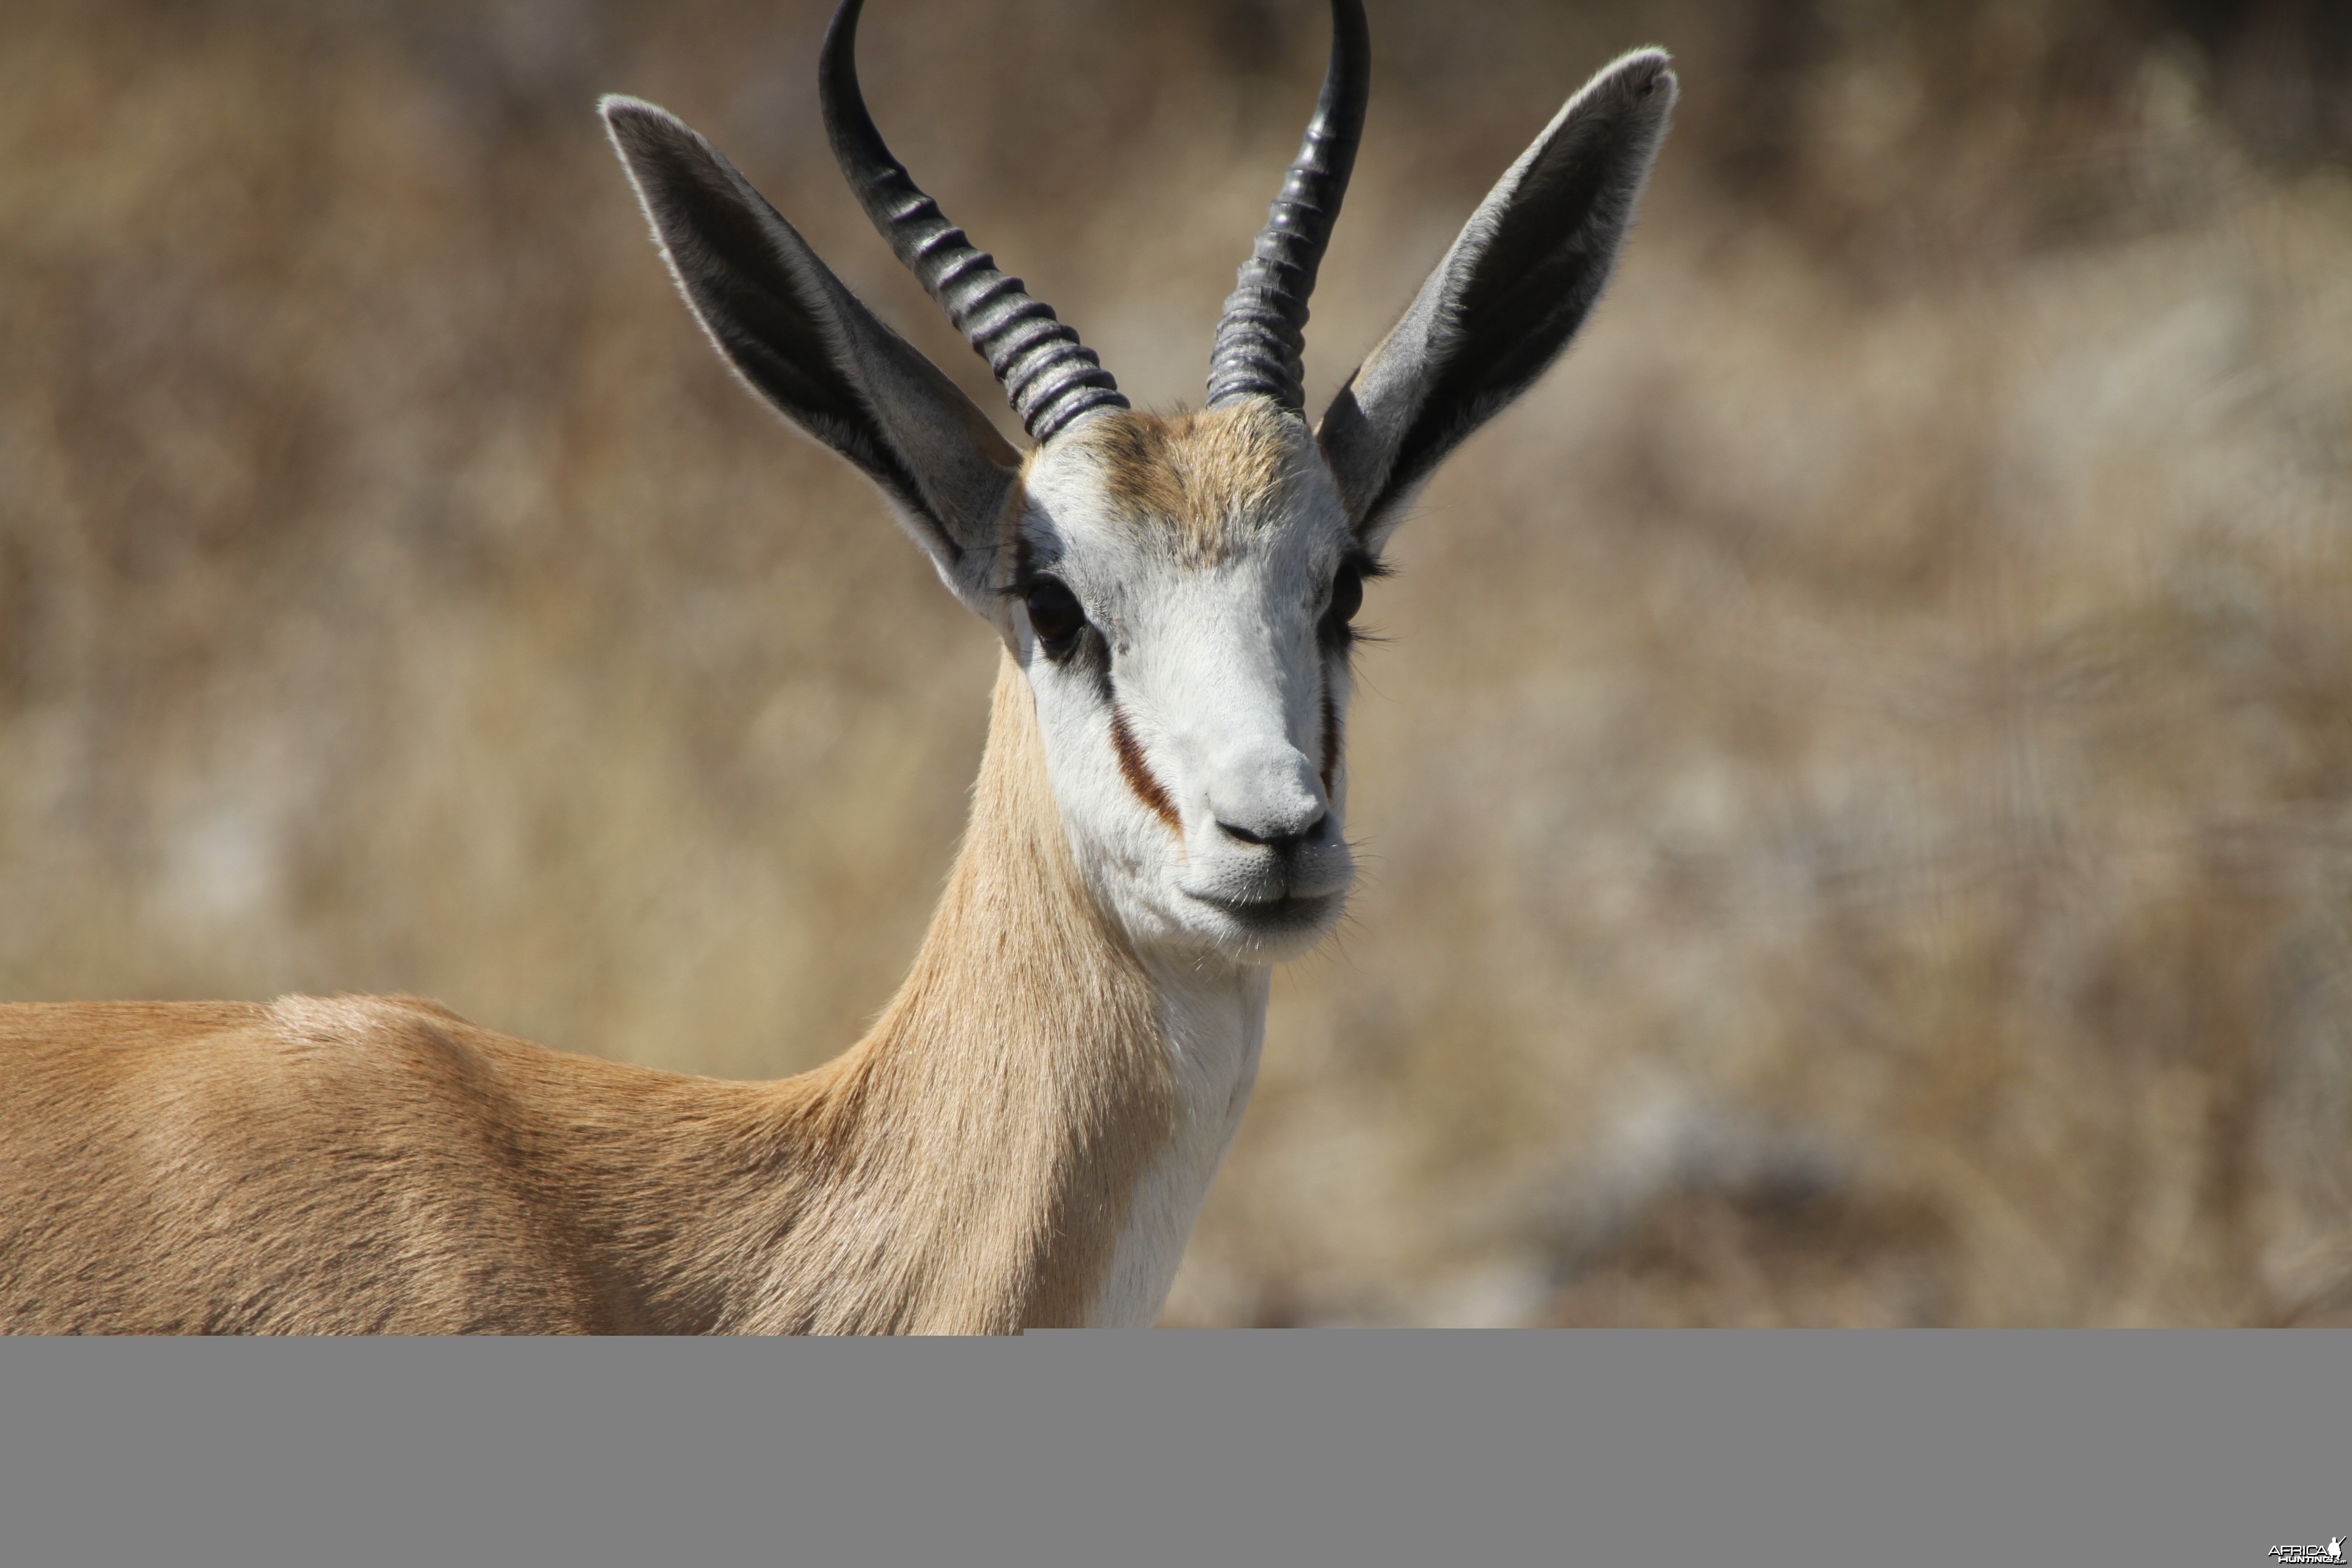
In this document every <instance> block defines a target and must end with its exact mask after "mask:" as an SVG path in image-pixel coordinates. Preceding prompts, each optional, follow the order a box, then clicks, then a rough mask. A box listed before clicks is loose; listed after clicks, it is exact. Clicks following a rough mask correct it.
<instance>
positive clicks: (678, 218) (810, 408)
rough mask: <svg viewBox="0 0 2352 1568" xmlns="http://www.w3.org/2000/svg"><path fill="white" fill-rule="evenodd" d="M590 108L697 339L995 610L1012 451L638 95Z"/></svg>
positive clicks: (800, 242) (777, 221)
mask: <svg viewBox="0 0 2352 1568" xmlns="http://www.w3.org/2000/svg"><path fill="white" fill-rule="evenodd" d="M602 109H603V111H604V123H605V125H606V126H607V127H608V128H609V129H610V131H611V132H612V136H613V145H614V147H615V148H616V149H618V150H619V152H620V154H621V161H622V162H623V163H625V164H626V165H627V166H628V171H629V178H630V180H631V181H632V182H633V183H635V185H636V188H637V199H638V200H639V201H641V202H643V203H644V204H645V209H646V216H647V217H649V218H650V219H652V220H653V226H654V236H655V237H656V239H657V240H659V241H660V243H661V247H662V255H663V258H665V259H666V260H667V262H668V263H669V269H670V272H671V275H672V276H674V277H675V278H676V279H677V286H678V290H679V292H681V293H683V294H684V295H685V296H686V302H687V303H688V305H689V306H691V307H692V308H693V310H694V313H695V316H696V317H697V318H698V320H699V321H701V322H702V327H703V330H704V331H706V332H708V333H709V335H710V341H711V342H712V343H713V344H715V345H716V346H717V347H718V350H719V353H721V354H722V355H724V356H725V357H726V359H727V362H728V363H730V364H731V365H733V366H734V367H735V372H736V374H738V375H740V376H741V377H742V378H743V380H744V382H745V383H746V384H748V385H750V386H751V389H752V390H753V391H754V392H757V393H758V394H760V395H761V396H762V397H764V398H766V399H767V400H768V401H769V402H770V403H772V404H774V405H776V407H777V408H779V409H781V410H782V412H783V415H784V417H786V418H787V419H790V420H791V421H792V422H793V424H795V425H797V426H800V427H801V428H802V429H803V430H805V431H807V432H808V433H809V434H810V435H811V436H814V437H816V438H817V439H818V440H820V441H822V442H824V444H825V445H826V446H828V447H832V448H833V449H834V450H835V451H836V452H839V453H840V454H841V455H842V456H843V457H845V458H848V459H849V460H850V461H851V462H853V463H855V464H856V465H857V466H858V467H859V468H862V469H864V470H865V471H866V476H867V477H868V478H870V479H873V480H874V482H875V483H876V484H878V485H880V486H881V487H882V490H883V493H884V494H885V495H887V496H888V497H889V498H890V500H891V503H892V510H895V511H896V512H897V513H898V520H899V521H900V522H901V523H902V524H903V525H904V526H905V528H906V530H907V531H908V533H910V534H912V535H913V536H914V538H915V542H917V543H919V544H920V545H921V546H922V547H923V548H924V549H925V550H927V551H929V552H930V556H931V560H932V562H933V563H934V564H935V565H937V566H938V568H939V572H940V577H941V578H942V579H944V580H945V581H946V583H947V584H948V586H949V587H950V588H952V589H954V590H955V592H956V594H957V595H958V596H959V597H961V598H962V599H963V601H964V602H965V603H966V604H967V605H971V607H972V608H973V609H974V610H975V611H977V612H979V613H980V614H981V615H982V616H984V617H986V618H988V619H990V620H992V621H993V620H995V619H997V618H998V617H999V616H1000V615H1001V607H1000V606H999V605H998V604H997V603H996V595H994V594H993V593H992V591H991V590H992V586H993V584H992V573H991V565H992V561H993V559H994V552H995V550H996V547H997V527H998V519H999V515H1000V513H1001V512H1002V511H1003V507H1004V505H1005V501H1006V498H1007V496H1008V494H1009V492H1010V490H1011V487H1012V484H1013V475H1014V472H1015V469H1016V468H1017V465H1018V463H1019V461H1020V459H1019V457H1018V455H1017V454H1015V453H1014V451H1013V448H1012V447H1011V446H1010V445H1008V444H1007V443H1006V442H1005V440H1004V438H1003V437H1001V436H999V435H998V434H997V433H996V429H995V426H992V425H991V424H990V423H989V422H988V418H987V416H985V415H983V414H982V413H981V411H980V410H979V409H978V408H976V407H974V406H973V405H972V402H971V399H970V398H968V397H966V396H965V395H963V394H962V392H961V391H960V390H959V389H958V388H957V387H956V384H954V383H953V382H951V381H950V380H949V379H948V378H947V376H946V375H945V374H941V372H940V368H939V367H938V366H937V365H934V364H933V363H931V362H930V361H929V360H928V359H926V358H924V357H923V355H922V354H921V353H919V352H918V351H917V350H916V349H915V348H914V347H913V346H912V345H910V344H908V342H906V340H905V339H903V338H901V337H899V336H898V333H896V332H894V331H891V330H890V329H889V328H888V327H887V326H884V325H883V324H882V322H881V321H879V320H878V319H877V317H876V316H875V314H874V312H873V311H871V310H867V309H866V307H865V306H864V305H863V304H861V303H860V302H859V301H858V300H857V297H856V295H854V294H852V293H850V291H849V290H848V289H847V288H845V287H844V286H843V284H842V281H841V279H838V278H835V276H834V275H833V272H832V269H831V268H827V267H826V266H825V264H824V262H822V261H820V260H818V259H817V257H816V253H815V252H814V251H813V250H811V249H810V248H809V247H808V242H807V241H806V240H804V239H803V238H802V237H800V235H799V234H798V233H797V232H795V231H794V229H793V226H792V225H790V224H788V223H786V222H785V221H784V220H783V218H782V216H779V215H778V214H777V212H776V209H775V208H773V207H772V206H770V205H768V203H767V201H766V199H765V198H764V197H762V196H761V195H760V193H759V192H757V191H755V190H753V189H752V188H751V183H750V182H749V181H747V180H745V179H744V178H743V176H742V175H740V174H737V173H736V172H735V167H734V165H733V164H731V163H728V161H727V160H726V159H725V158H724V157H722V156H721V155H720V154H719V151H718V149H716V148H714V147H713V146H711V145H710V143H709V142H706V141H704V140H703V139H702V138H701V137H700V136H699V135H697V134H696V133H695V132H693V131H692V130H691V129H689V128H688V126H687V125H686V124H685V122H683V121H680V120H678V119H677V117H676V116H675V115H673V114H670V113H669V112H668V111H667V110H660V109H656V108H655V107H654V106H653V105H652V104H650V103H644V102H641V101H639V100H636V99H633V98H622V97H618V96H615V97H611V98H607V99H605V100H604V103H603V105H602Z"/></svg>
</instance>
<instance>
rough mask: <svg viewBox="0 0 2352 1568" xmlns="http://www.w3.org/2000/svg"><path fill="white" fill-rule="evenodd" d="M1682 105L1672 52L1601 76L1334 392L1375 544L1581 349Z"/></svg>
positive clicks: (1336, 460) (1350, 469)
mask: <svg viewBox="0 0 2352 1568" xmlns="http://www.w3.org/2000/svg"><path fill="white" fill-rule="evenodd" d="M1674 101H1675V78H1674V73H1673V72H1672V71H1670V70H1668V69H1667V68H1666V57H1665V55H1664V52H1663V51H1661V50H1658V49H1642V50H1639V51H1637V52H1635V53H1633V54H1630V55H1627V56H1626V57H1624V58H1622V59H1621V60H1618V61H1617V62H1616V63H1615V64H1613V65H1612V66H1610V67H1608V68H1606V69H1604V70H1602V71H1601V73H1600V74H1599V75H1597V76H1595V77H1594V78H1593V79H1591V81H1590V82H1588V83H1586V84H1585V87H1584V90H1582V91H1581V92H1580V93H1578V94H1577V95H1576V96H1575V97H1574V98H1571V99H1570V100H1568V103H1567V105H1566V107H1564V108H1563V109H1561V110H1560V111H1559V114H1558V115H1557V116H1556V117H1555V118H1554V119H1553V120H1552V122H1551V123H1550V124H1549V125H1548V126H1546V127H1544V133H1543V134H1542V135H1541V136H1538V137H1537V138H1536V142H1535V145H1534V146H1532V147H1529V148H1528V150H1527V152H1526V153H1523V154H1521V156H1520V158H1519V161H1518V162H1517V163H1514V164H1512V165H1511V169H1510V172H1509V173H1508V174H1505V175H1504V176H1503V178H1502V180H1501V182H1500V183H1499V184H1496V186H1495V189H1494V191H1493V192H1492V193H1491V194H1490V195H1488V196H1487V197H1486V201H1485V203H1484V204H1482V205H1480V206H1479V208H1478V210H1477V211H1476V212H1475V213H1474V214H1472V215H1471V217H1470V221H1469V222H1468V223H1467V224H1465V226H1463V229H1462V236H1461V237H1460V238H1458V239H1456V240H1455V241H1454V248H1453V249H1451V250H1449V251H1447V252H1446V253H1445V258H1444V260H1443V261H1441V262H1439V263H1438V264H1437V269H1436V270H1435V271H1433V272H1432V273H1431V274H1430V275H1429V280H1428V281H1427V282H1425V283H1423V285H1422V286H1421V292H1420V293H1419V294H1417V295H1415V296H1414V298H1413V301H1412V308H1411V309H1410V310H1406V311H1405V313H1404V319H1403V320H1402V321H1399V322H1398V323H1397V324H1396V326H1395V328H1394V329H1393V330H1391V331H1390V333H1389V335H1388V336H1387V337H1386V338H1385V339H1383V340H1382V341H1381V345H1380V346H1379V347H1378V348H1376V349H1374V350H1373V351H1372V353H1371V355H1370V358H1368V359H1366V360H1365V361H1364V363H1362V364H1361V365H1360V366H1359V367H1358V368H1357V371H1356V374H1354V375H1352V376H1350V377H1349V380H1348V384H1347V385H1346V386H1344V387H1342V388H1340V390H1339V395H1338V396H1337V397H1335V398H1333V399H1332V400H1331V406H1330V408H1329V409H1328V410H1327V411H1326V412H1325V414H1324V416H1323V423H1322V426H1321V427H1320V428H1319V429H1318V431H1317V433H1316V435H1317V439H1318V440H1319V441H1320V442H1321V444H1322V447H1323V455H1324V458H1325V459H1326V460H1327V461H1328V462H1329V463H1330V465H1331V471H1332V474H1333V475H1334V477H1335V478H1336V479H1338V480H1339V493H1340V495H1341V496H1342V497H1344V498H1345V499H1346V500H1347V503H1348V510H1349V517H1350V518H1351V519H1352V520H1353V521H1354V523H1355V527H1356V531H1357V534H1358V536H1359V537H1360V538H1361V539H1363V540H1364V542H1366V543H1367V544H1368V545H1370V546H1371V547H1373V548H1377V547H1378V546H1379V543H1380V542H1381V539H1382V538H1384V537H1385V536H1386V535H1387V533H1388V531H1390V530H1391V529H1392V528H1394V527H1395V526H1396V524H1397V521H1399V519H1400V518H1402V515H1403V513H1404V511H1405V510H1406V508H1407V507H1409V506H1410V505H1411V504H1412V497H1413V493H1414V492H1415V491H1416V490H1418V489H1420V488H1421V484H1422V481H1423V480H1424V479H1427V478H1429V476H1430V473H1431V471H1432V470H1433V469H1434V468H1436V467H1437V465H1438V463H1439V461H1440V460H1442V459H1443V458H1444V457H1445V455H1446V454H1447V453H1448V452H1451V451H1452V450H1453V449H1454V447H1455V446H1457V445H1458V444H1460V442H1461V441H1462V439H1463V437H1466V436H1468V435H1469V434H1470V433H1471V432H1472V431H1473V430H1475V429H1476V428H1478V426H1481V425H1483V424H1485V423H1486V421H1487V420H1488V419H1489V418H1491V417H1493V416H1495V415H1496V413H1498V412H1500V411H1501V409H1502V408H1503V406H1504V405H1506V404H1507V403H1509V402H1510V401H1511V400H1512V399H1513V398H1515V397H1517V395H1519V394H1520V393H1522V392H1524V391H1526V390H1527V388H1528V385H1529V384H1532V383H1533V382H1534V380H1535V379H1536V377H1537V376H1538V375H1540V374H1543V372H1544V370H1545V369H1546V367H1548V366H1549V364H1550V363H1551V362H1552V361H1553V360H1554V359H1556V358H1558V357H1559V352H1560V350H1561V349H1563V348H1565V347H1567V346H1568V340H1569V339H1570V338H1571V337H1573V336H1574V335H1575V333H1576V329H1577V328H1578V327H1579V326H1580V325H1581V324H1582V323H1583V321H1584V318H1585V316H1586V314H1587V313H1588V312H1590V311H1591V309H1592V303H1593V301H1594V300H1597V299H1599V298H1600V297H1601V288H1602V286H1603V285H1604V284H1606V283H1607V282H1608V281H1609V273H1610V269H1611V268H1613V267H1614V266H1615V265H1616V262H1617V253H1618V251H1619V250H1620V249H1621V248H1622V247H1623V246H1624V243H1625V231H1626V229H1627V227H1628V226H1630V225H1631V224H1632V223H1633V207H1634V204H1635V203H1636V202H1638V201H1639V200H1640V199H1641V195H1642V186H1643V182H1645V181H1646V180H1647V179H1648V178H1649V174H1650V164H1651V163H1652V161H1653V160H1654V159H1655V158H1656V157H1657V153H1658V143H1659V141H1660V140H1661V139H1662V138H1663V137H1664V134H1665V129H1666V116H1667V113H1668V111H1669V110H1672V108H1673V107H1674Z"/></svg>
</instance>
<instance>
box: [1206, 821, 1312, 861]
mask: <svg viewBox="0 0 2352 1568" xmlns="http://www.w3.org/2000/svg"><path fill="white" fill-rule="evenodd" d="M1330 822H1331V814H1330V813H1329V812H1328V811H1318V812H1317V813H1316V814H1315V820H1314V821H1312V822H1310V823H1308V824H1307V826H1304V827H1302V828H1300V829H1299V830H1298V831H1297V832H1296V833H1272V834H1268V833H1258V832H1255V831H1254V830H1252V829H1250V828H1247V827H1244V826H1242V825H1241V824H1240V823H1238V822H1226V821H1223V820H1222V819H1220V820H1219V821H1218V823H1217V826H1219V827H1222V828H1223V829H1224V830H1225V832H1226V834H1227V835H1229V836H1230V837H1234V838H1238V839H1240V840H1241V841H1242V842H1243V843H1244V844H1263V845H1265V847H1267V848H1268V849H1271V850H1273V851H1274V852H1275V853H1276V855H1288V854H1289V853H1290V852H1291V851H1292V850H1294V849H1296V848H1297V847H1299V846H1300V845H1302V844H1308V843H1312V842H1313V841H1314V840H1316V839H1318V838H1320V837H1323V830H1324V829H1325V828H1326V827H1328V826H1330Z"/></svg>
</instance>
